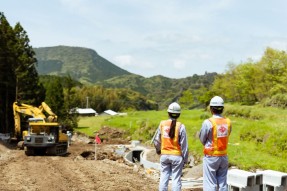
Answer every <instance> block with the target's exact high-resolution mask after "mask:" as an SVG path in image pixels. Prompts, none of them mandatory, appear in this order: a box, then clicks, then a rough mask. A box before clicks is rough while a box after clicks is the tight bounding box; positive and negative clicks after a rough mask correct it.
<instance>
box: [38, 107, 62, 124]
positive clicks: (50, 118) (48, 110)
mask: <svg viewBox="0 0 287 191" xmlns="http://www.w3.org/2000/svg"><path fill="white" fill-rule="evenodd" d="M39 109H40V110H41V111H43V110H44V111H45V112H46V113H48V114H49V116H48V117H47V121H49V122H56V121H57V120H58V116H57V115H56V114H55V113H54V112H53V111H52V109H51V108H50V107H49V106H48V105H47V104H46V103H45V102H42V104H41V105H40V106H39Z"/></svg>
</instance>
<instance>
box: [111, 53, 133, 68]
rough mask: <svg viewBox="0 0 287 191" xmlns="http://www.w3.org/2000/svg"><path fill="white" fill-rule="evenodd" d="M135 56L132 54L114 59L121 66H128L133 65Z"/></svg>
mask: <svg viewBox="0 0 287 191" xmlns="http://www.w3.org/2000/svg"><path fill="white" fill-rule="evenodd" d="M133 60H134V59H133V57H132V56H131V55H120V56H116V57H115V58H114V59H113V61H114V62H115V63H116V64H117V65H118V66H120V67H126V66H131V65H133V62H134V61H133Z"/></svg>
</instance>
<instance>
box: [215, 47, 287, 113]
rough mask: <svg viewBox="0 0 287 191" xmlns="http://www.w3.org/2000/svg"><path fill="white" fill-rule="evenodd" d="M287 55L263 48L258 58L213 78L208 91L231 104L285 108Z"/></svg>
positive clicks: (286, 99) (232, 67)
mask: <svg viewBox="0 0 287 191" xmlns="http://www.w3.org/2000/svg"><path fill="white" fill-rule="evenodd" d="M286 76H287V54H286V52H285V51H279V50H275V49H272V48H267V49H266V51H265V53H264V55H263V56H262V58H261V59H260V60H259V61H257V62H254V61H251V60H250V61H248V62H246V63H241V64H239V65H230V67H229V70H228V71H227V72H226V73H225V74H222V75H219V76H217V78H216V80H215V82H214V85H213V88H212V90H213V91H214V92H215V93H217V94H220V95H222V96H224V97H225V98H226V100H228V101H231V102H240V103H244V104H254V103H257V102H260V103H262V104H264V105H266V106H275V107H283V108H285V107H286V106H287V98H286V95H285V94H286V92H287V85H286V84H287V78H286Z"/></svg>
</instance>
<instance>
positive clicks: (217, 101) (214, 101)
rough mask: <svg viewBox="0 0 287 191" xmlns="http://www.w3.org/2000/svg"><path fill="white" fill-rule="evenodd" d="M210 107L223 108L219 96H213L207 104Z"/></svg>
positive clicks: (222, 102)
mask: <svg viewBox="0 0 287 191" xmlns="http://www.w3.org/2000/svg"><path fill="white" fill-rule="evenodd" d="M209 105H210V106H217V107H223V106H224V101H223V99H222V98H221V97H219V96H214V97H213V98H212V99H211V100H210V103H209Z"/></svg>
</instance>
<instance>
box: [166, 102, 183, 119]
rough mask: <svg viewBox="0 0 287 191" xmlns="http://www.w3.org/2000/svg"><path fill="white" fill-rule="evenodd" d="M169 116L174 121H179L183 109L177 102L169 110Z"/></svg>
mask: <svg viewBox="0 0 287 191" xmlns="http://www.w3.org/2000/svg"><path fill="white" fill-rule="evenodd" d="M167 112H168V115H169V117H170V118H172V119H177V118H178V117H179V116H180V112H181V108H180V105H179V104H178V103H176V102H173V103H171V104H170V105H169V106H168V109H167Z"/></svg>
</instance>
